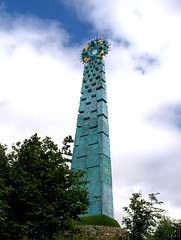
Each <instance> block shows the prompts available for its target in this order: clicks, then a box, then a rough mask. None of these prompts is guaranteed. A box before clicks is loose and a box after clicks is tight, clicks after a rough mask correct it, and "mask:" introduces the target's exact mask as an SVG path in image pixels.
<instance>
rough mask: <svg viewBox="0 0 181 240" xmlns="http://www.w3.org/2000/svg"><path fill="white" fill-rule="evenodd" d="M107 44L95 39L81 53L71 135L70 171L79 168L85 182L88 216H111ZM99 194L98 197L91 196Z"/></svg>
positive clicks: (104, 41)
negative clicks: (76, 108)
mask: <svg viewBox="0 0 181 240" xmlns="http://www.w3.org/2000/svg"><path fill="white" fill-rule="evenodd" d="M108 51H109V43H108V41H107V40H105V39H101V38H97V39H95V40H92V41H91V42H89V43H88V45H87V46H86V47H85V48H84V49H83V51H82V53H81V61H82V62H83V63H84V72H83V81H82V89H81V94H82V95H81V97H80V106H79V114H78V118H77V128H76V134H75V142H74V150H73V158H72V166H71V168H72V170H76V169H83V170H85V171H86V172H87V173H86V174H85V178H86V180H87V181H89V183H88V185H87V187H88V190H89V196H90V201H91V203H92V205H91V206H90V207H89V210H88V214H87V215H88V216H90V215H98V214H105V215H107V216H109V217H111V218H114V210H113V195H112V171H111V156H110V141H109V123H108V110H107V92H106V78H105V63H104V59H103V57H104V56H105V55H106V54H107V53H108ZM94 196H100V198H94Z"/></svg>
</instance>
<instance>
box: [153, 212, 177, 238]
mask: <svg viewBox="0 0 181 240" xmlns="http://www.w3.org/2000/svg"><path fill="white" fill-rule="evenodd" d="M151 239H153V240H165V239H170V240H172V239H174V240H179V239H181V220H172V219H170V218H169V217H163V218H162V219H161V221H160V223H159V224H158V226H157V228H156V231H155V233H154V236H153V238H151Z"/></svg>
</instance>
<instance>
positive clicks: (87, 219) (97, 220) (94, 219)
mask: <svg viewBox="0 0 181 240" xmlns="http://www.w3.org/2000/svg"><path fill="white" fill-rule="evenodd" d="M74 225H100V226H110V227H120V225H119V223H118V222H117V221H116V220H115V219H113V218H111V217H108V216H106V215H104V214H100V215H93V216H84V217H80V221H74Z"/></svg>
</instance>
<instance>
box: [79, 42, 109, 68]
mask: <svg viewBox="0 0 181 240" xmlns="http://www.w3.org/2000/svg"><path fill="white" fill-rule="evenodd" d="M109 48H110V44H109V42H108V41H107V40H105V39H102V38H97V39H94V40H92V41H91V42H89V43H88V45H87V46H86V47H85V48H84V49H83V50H82V53H81V62H82V63H87V62H88V61H91V60H95V59H96V58H102V57H103V56H105V55H106V54H108V51H109Z"/></svg>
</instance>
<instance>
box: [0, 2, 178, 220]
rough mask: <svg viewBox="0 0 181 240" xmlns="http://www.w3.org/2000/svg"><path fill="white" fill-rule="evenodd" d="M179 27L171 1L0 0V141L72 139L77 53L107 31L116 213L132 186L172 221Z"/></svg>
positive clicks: (78, 82)
mask: <svg viewBox="0 0 181 240" xmlns="http://www.w3.org/2000/svg"><path fill="white" fill-rule="evenodd" d="M180 29H181V2H180V0H159V1H158V0H147V1H145V0H111V1H110V0H99V1H96V0H87V1H85V0H38V1H37V0H29V1H24V0H13V1H12V0H4V1H1V0H0V81H1V87H0V142H1V143H2V144H8V146H9V147H10V146H11V145H12V143H15V142H17V141H23V140H24V139H25V138H29V137H30V136H31V135H33V134H34V133H35V132H37V133H38V134H39V136H41V137H45V136H49V137H52V139H53V140H54V142H55V143H57V144H59V146H61V142H62V140H63V138H64V137H65V136H67V135H69V134H70V135H72V136H74V135H75V128H76V119H77V113H78V107H79V98H80V89H81V84H82V72H83V65H82V64H81V63H80V62H79V53H80V51H81V50H82V48H83V47H84V46H85V45H86V43H87V42H89V41H90V40H91V39H92V38H93V37H95V36H103V37H107V38H108V39H109V42H110V43H111V52H109V54H108V56H107V57H106V77H107V94H108V111H109V124H110V141H111V156H112V171H113V193H114V209H115V219H117V220H118V221H119V223H121V221H122V216H124V215H125V214H124V212H123V211H122V207H123V206H127V205H128V204H129V198H130V197H131V195H132V193H133V192H138V191H139V190H141V191H142V192H143V195H144V196H145V197H146V196H147V195H148V193H153V192H160V195H159V200H162V201H163V202H164V206H163V207H164V208H165V209H167V210H168V212H167V215H169V216H171V217H174V218H181V191H180V185H181V174H180V169H181V161H180V159H181V46H180V44H181V34H180Z"/></svg>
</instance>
